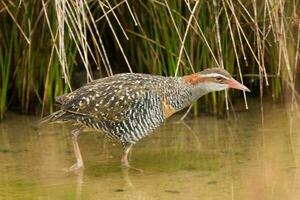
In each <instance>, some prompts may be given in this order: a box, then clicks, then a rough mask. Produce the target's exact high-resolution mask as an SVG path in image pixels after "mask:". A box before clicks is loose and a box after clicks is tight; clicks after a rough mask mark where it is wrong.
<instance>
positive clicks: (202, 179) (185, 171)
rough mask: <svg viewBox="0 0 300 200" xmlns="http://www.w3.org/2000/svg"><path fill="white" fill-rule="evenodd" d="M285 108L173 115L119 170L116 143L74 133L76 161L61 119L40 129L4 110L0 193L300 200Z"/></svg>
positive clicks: (299, 133) (293, 117) (296, 130)
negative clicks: (74, 168) (73, 169)
mask: <svg viewBox="0 0 300 200" xmlns="http://www.w3.org/2000/svg"><path fill="white" fill-rule="evenodd" d="M290 107H291V106H287V105H286V106H284V105H276V104H270V103H268V104H267V103H266V104H265V105H264V113H263V115H262V114H261V112H260V107H259V103H258V102H256V101H252V102H251V104H250V110H249V111H245V110H244V109H243V105H240V106H239V105H237V106H235V109H236V112H235V114H233V113H231V112H230V114H229V116H228V117H227V118H226V119H217V118H216V117H213V116H201V117H199V118H197V119H193V118H189V119H186V120H185V123H178V117H180V116H175V117H173V118H172V119H170V120H168V121H167V123H165V124H164V125H163V126H161V127H160V128H159V129H157V130H156V131H155V133H154V134H152V135H151V136H149V137H147V138H145V139H143V140H142V141H141V142H140V143H138V144H137V145H136V146H135V147H134V149H133V152H132V154H131V156H130V161H131V164H132V165H133V166H135V167H137V168H141V169H143V170H144V173H142V174H141V173H139V172H137V171H132V170H129V171H126V170H123V169H122V168H121V167H120V166H119V164H120V161H119V160H120V155H121V148H120V147H119V146H118V145H117V144H115V143H114V142H112V141H110V140H108V139H105V138H104V137H103V136H102V134H100V133H97V132H92V131H88V132H86V133H84V134H82V135H81V136H80V138H79V143H80V147H81V151H82V154H83V159H84V162H85V170H84V171H82V172H78V173H66V169H67V168H68V167H69V166H71V165H72V164H73V162H74V161H75V159H74V156H73V151H72V143H71V139H70V134H69V131H70V129H71V127H70V126H68V125H63V124H55V125H54V124H53V125H48V126H42V127H39V126H38V125H37V120H38V118H35V117H28V116H20V115H16V114H13V113H9V114H8V116H7V117H6V119H5V120H4V121H3V122H2V123H1V124H0V199H1V200H2V199H51V200H52V199H84V200H85V199H118V200H119V199H130V200H131V199H133V200H134V199H138V200H148V199H149V200H150V199H151V200H152V199H205V200H208V199H222V200H223V199H251V200H252V199H268V200H269V199H280V200H281V199H299V198H300V168H299V161H300V123H299V122H300V120H299V118H298V115H297V114H298V113H297V112H293V111H291V110H290Z"/></svg>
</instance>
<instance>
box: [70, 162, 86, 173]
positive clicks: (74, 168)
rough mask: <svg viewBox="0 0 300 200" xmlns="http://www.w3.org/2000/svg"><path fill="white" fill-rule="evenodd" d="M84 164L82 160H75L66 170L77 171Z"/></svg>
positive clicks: (81, 168)
mask: <svg viewBox="0 0 300 200" xmlns="http://www.w3.org/2000/svg"><path fill="white" fill-rule="evenodd" d="M83 168H84V166H83V163H82V162H76V163H75V164H74V165H72V166H71V167H70V168H69V169H68V170H67V172H77V171H80V170H83Z"/></svg>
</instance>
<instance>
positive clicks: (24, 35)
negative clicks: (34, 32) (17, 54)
mask: <svg viewBox="0 0 300 200" xmlns="http://www.w3.org/2000/svg"><path fill="white" fill-rule="evenodd" d="M1 2H2V4H3V6H4V9H5V10H6V11H7V12H8V14H9V16H10V17H11V18H12V20H13V21H14V22H15V24H16V26H17V27H18V29H19V31H20V32H21V34H22V35H23V37H24V38H25V40H26V42H27V43H28V44H29V45H30V40H29V38H28V37H27V36H26V34H25V33H24V31H23V29H22V27H21V26H20V25H19V23H18V22H17V20H16V19H15V17H14V15H13V14H12V13H11V12H10V10H9V8H8V6H7V5H6V4H5V3H4V1H1Z"/></svg>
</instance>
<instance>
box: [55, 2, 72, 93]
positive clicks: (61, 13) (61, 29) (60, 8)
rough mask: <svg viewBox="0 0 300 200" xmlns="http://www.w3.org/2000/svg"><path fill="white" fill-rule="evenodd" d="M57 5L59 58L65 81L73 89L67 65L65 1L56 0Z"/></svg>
mask: <svg viewBox="0 0 300 200" xmlns="http://www.w3.org/2000/svg"><path fill="white" fill-rule="evenodd" d="M55 6H56V12H57V22H58V39H59V47H58V49H59V54H58V57H59V60H60V63H61V66H62V70H63V74H64V79H65V83H66V84H67V85H68V87H69V88H70V90H71V91H72V87H71V83H70V80H69V73H68V67H67V60H66V52H65V45H64V44H65V43H64V38H65V35H64V33H65V25H64V21H65V2H64V1H61V0H56V1H55Z"/></svg>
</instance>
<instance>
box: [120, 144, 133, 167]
mask: <svg viewBox="0 0 300 200" xmlns="http://www.w3.org/2000/svg"><path fill="white" fill-rule="evenodd" d="M131 148H132V144H131V145H129V146H126V147H125V148H124V151H123V155H122V158H121V164H122V166H124V167H130V165H129V162H128V153H129V152H130V150H131Z"/></svg>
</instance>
